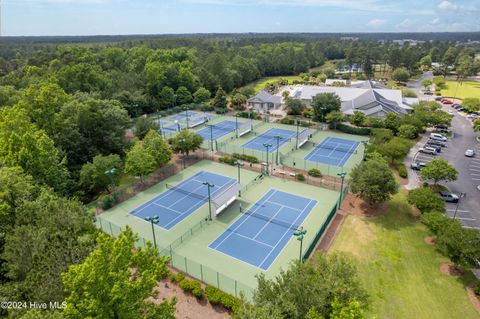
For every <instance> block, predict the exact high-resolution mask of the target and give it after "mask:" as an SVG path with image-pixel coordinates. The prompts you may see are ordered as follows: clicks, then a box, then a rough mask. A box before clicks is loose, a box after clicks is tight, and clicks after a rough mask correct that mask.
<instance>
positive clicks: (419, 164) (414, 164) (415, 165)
mask: <svg viewBox="0 0 480 319" xmlns="http://www.w3.org/2000/svg"><path fill="white" fill-rule="evenodd" d="M426 165H427V164H425V163H423V162H412V164H410V168H411V169H413V170H416V171H419V170H421V169H422V168H423V167H425V166H426Z"/></svg>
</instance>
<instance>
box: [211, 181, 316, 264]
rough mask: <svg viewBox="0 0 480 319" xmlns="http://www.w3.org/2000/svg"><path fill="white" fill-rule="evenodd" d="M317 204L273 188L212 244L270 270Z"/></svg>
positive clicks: (219, 249) (232, 255)
mask: <svg viewBox="0 0 480 319" xmlns="http://www.w3.org/2000/svg"><path fill="white" fill-rule="evenodd" d="M316 204H317V201H315V200H313V199H309V198H305V197H301V196H297V195H293V194H290V193H285V192H282V191H279V190H276V189H271V190H270V191H269V192H268V193H267V194H266V195H265V196H263V197H262V198H261V199H260V200H259V201H258V202H256V203H255V204H254V205H253V206H252V207H251V208H250V209H249V210H248V211H247V212H245V213H244V214H243V215H241V216H240V218H239V219H237V220H236V221H235V222H234V223H233V224H232V225H231V226H230V227H229V228H228V229H227V230H226V231H225V232H224V233H223V234H221V235H220V236H219V237H218V238H217V239H215V240H214V241H213V242H212V243H211V244H210V245H209V247H210V248H213V249H215V250H217V251H219V252H222V253H224V254H227V255H229V256H231V257H233V258H236V259H239V260H241V261H244V262H246V263H249V264H251V265H253V266H256V267H259V268H261V269H263V270H267V269H268V267H270V265H271V264H272V263H273V262H274V260H275V258H277V256H278V255H279V254H280V252H281V251H282V249H283V248H284V247H285V245H286V244H287V243H288V241H289V240H290V239H291V238H292V236H293V233H294V232H295V230H296V229H298V227H299V226H300V225H302V223H303V222H304V221H305V218H307V216H308V215H309V214H310V212H311V210H312V209H313V207H314V206H315V205H316Z"/></svg>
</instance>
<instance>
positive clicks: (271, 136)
mask: <svg viewBox="0 0 480 319" xmlns="http://www.w3.org/2000/svg"><path fill="white" fill-rule="evenodd" d="M277 136H279V137H280V141H285V140H286V141H290V140H291V139H292V138H293V137H295V133H294V132H292V135H285V134H274V133H267V132H265V133H262V134H259V135H257V137H265V138H269V139H276V138H277Z"/></svg>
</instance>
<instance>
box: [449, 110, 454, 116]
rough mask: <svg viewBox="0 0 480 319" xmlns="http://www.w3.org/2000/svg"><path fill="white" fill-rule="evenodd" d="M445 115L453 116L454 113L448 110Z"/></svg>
mask: <svg viewBox="0 0 480 319" xmlns="http://www.w3.org/2000/svg"><path fill="white" fill-rule="evenodd" d="M447 113H448V114H450V115H455V113H453V111H452V110H448V111H447Z"/></svg>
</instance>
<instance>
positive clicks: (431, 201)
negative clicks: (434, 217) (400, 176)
mask: <svg viewBox="0 0 480 319" xmlns="http://www.w3.org/2000/svg"><path fill="white" fill-rule="evenodd" d="M407 201H408V203H409V204H410V205H414V206H415V207H417V208H418V209H419V210H420V212H422V214H423V213H430V212H443V211H444V209H445V202H444V201H443V200H442V199H441V198H440V197H439V196H438V195H437V193H436V192H435V191H434V190H433V189H431V188H430V187H424V188H416V189H412V190H411V191H410V192H409V193H408V196H407Z"/></svg>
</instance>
